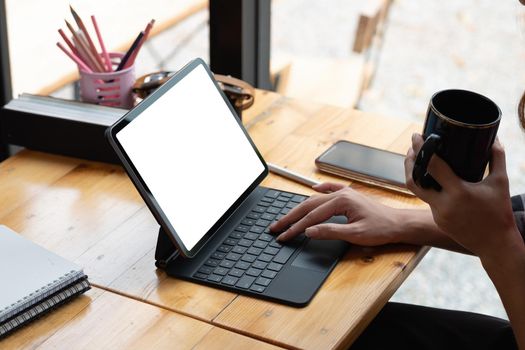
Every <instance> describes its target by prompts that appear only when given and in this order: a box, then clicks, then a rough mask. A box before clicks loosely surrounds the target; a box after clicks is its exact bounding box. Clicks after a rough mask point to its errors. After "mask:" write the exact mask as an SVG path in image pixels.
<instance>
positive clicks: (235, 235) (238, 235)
mask: <svg viewBox="0 0 525 350" xmlns="http://www.w3.org/2000/svg"><path fill="white" fill-rule="evenodd" d="M242 236H244V233H242V232H239V231H233V232H232V233H230V238H233V239H241V238H242Z"/></svg>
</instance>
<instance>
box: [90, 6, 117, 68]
mask: <svg viewBox="0 0 525 350" xmlns="http://www.w3.org/2000/svg"><path fill="white" fill-rule="evenodd" d="M91 22H93V27H95V32H96V33H97V38H98V42H99V44H100V48H101V49H102V55H103V56H104V59H105V60H106V70H107V71H108V72H111V71H112V70H113V67H112V66H111V59H110V58H109V54H108V52H107V50H106V45H104V40H103V39H102V35H101V34H100V29H99V28H98V23H97V19H96V18H95V15H93V16H91Z"/></svg>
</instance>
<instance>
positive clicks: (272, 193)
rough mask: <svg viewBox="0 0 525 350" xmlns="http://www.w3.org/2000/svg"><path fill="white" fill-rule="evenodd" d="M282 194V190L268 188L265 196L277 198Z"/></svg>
mask: <svg viewBox="0 0 525 350" xmlns="http://www.w3.org/2000/svg"><path fill="white" fill-rule="evenodd" d="M280 195H281V192H279V191H276V190H268V192H266V193H265V195H264V196H265V197H270V198H274V199H275V198H277V197H279V196H280Z"/></svg>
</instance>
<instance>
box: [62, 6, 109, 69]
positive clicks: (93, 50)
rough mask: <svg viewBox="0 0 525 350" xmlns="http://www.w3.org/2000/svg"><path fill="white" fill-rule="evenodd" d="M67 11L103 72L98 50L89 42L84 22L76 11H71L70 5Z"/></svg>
mask: <svg viewBox="0 0 525 350" xmlns="http://www.w3.org/2000/svg"><path fill="white" fill-rule="evenodd" d="M69 9H70V10H71V14H72V15H73V18H74V19H75V22H77V25H78V28H79V29H80V30H81V31H82V32H83V33H84V37H85V38H86V41H87V44H88V49H89V51H90V52H91V54H92V56H93V57H94V58H95V61H96V63H97V66H100V67H101V68H102V71H105V70H106V69H105V68H104V67H105V66H104V63H103V62H102V60H101V59H100V55H99V54H98V50H97V48H96V46H95V44H94V43H93V40H91V37H90V36H89V32H88V30H87V28H86V26H85V25H84V22H83V21H82V19H81V18H80V16H79V15H78V14H77V13H76V11H75V10H73V7H72V6H71V5H69Z"/></svg>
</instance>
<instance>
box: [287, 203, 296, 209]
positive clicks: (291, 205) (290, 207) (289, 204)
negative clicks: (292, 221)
mask: <svg viewBox="0 0 525 350" xmlns="http://www.w3.org/2000/svg"><path fill="white" fill-rule="evenodd" d="M296 206H297V203H295V202H288V203H286V207H285V208H288V209H293V208H295V207H296Z"/></svg>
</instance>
